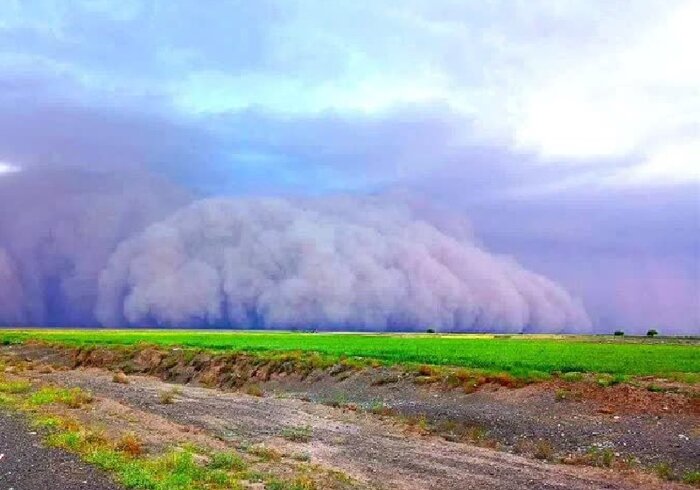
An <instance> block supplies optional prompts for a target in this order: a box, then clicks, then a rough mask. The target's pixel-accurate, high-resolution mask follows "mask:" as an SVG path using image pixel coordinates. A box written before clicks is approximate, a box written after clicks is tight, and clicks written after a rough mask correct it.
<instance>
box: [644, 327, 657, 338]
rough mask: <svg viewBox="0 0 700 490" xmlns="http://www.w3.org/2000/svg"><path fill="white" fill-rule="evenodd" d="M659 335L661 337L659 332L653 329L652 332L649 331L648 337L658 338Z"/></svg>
mask: <svg viewBox="0 0 700 490" xmlns="http://www.w3.org/2000/svg"><path fill="white" fill-rule="evenodd" d="M657 335H659V332H657V331H656V330H654V329H653V328H652V329H651V330H647V337H656V336H657Z"/></svg>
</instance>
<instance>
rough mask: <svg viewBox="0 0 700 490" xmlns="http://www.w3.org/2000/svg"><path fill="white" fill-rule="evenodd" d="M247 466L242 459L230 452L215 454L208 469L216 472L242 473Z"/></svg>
mask: <svg viewBox="0 0 700 490" xmlns="http://www.w3.org/2000/svg"><path fill="white" fill-rule="evenodd" d="M247 466H248V465H247V464H246V462H245V461H243V458H241V457H240V456H239V455H237V454H236V453H232V452H224V453H215V454H214V455H213V456H212V458H211V461H210V462H209V468H212V469H216V470H235V471H242V470H244V469H246V467H247Z"/></svg>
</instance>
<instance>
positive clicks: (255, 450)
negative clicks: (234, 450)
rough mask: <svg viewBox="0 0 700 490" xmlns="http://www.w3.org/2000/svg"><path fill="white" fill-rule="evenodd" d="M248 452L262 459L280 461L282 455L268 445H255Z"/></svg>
mask: <svg viewBox="0 0 700 490" xmlns="http://www.w3.org/2000/svg"><path fill="white" fill-rule="evenodd" d="M248 452H249V453H250V454H252V455H253V456H257V457H258V458H260V459H261V460H262V461H279V460H280V459H282V455H281V454H280V452H279V451H277V450H276V449H273V448H271V447H267V446H254V447H251V448H250V449H249V450H248Z"/></svg>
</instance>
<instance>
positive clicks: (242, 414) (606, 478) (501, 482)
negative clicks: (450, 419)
mask: <svg viewBox="0 0 700 490" xmlns="http://www.w3.org/2000/svg"><path fill="white" fill-rule="evenodd" d="M41 377H42V378H44V379H45V380H52V381H54V382H57V383H59V384H62V385H73V386H80V387H83V388H86V389H89V390H91V391H93V392H94V393H95V394H96V395H97V396H99V397H104V398H108V399H112V400H117V401H118V402H120V403H123V404H125V405H128V406H130V407H133V408H135V409H138V410H141V411H143V412H147V413H155V414H158V415H159V416H162V417H165V418H167V419H169V420H176V421H178V422H179V423H187V424H192V425H194V426H198V427H200V428H202V429H204V430H206V431H207V432H208V433H211V434H214V435H217V436H219V437H220V438H223V439H227V440H230V441H233V442H264V443H265V444H269V445H272V446H278V447H282V448H283V449H288V450H291V451H296V452H306V453H309V454H310V455H311V457H312V460H313V461H314V462H316V463H320V464H322V465H325V466H329V467H333V468H338V469H340V470H342V471H344V472H346V473H347V474H349V475H351V476H353V477H355V478H357V479H359V480H360V481H364V482H365V483H366V484H367V486H368V488H383V489H397V490H409V489H410V490H415V489H425V488H440V489H444V490H462V489H465V488H471V489H482V488H483V489H504V490H510V489H521V488H528V489H579V490H588V489H630V490H631V489H638V488H659V482H653V483H650V482H644V481H630V480H628V479H625V477H624V476H623V475H620V474H617V473H614V472H611V471H602V470H597V469H594V468H588V467H575V466H565V465H555V464H547V463H543V462H540V461H536V460H532V459H528V458H524V457H521V456H516V455H513V454H509V453H504V452H498V451H492V450H488V449H483V448H479V447H474V446H471V445H467V444H461V443H452V442H447V441H444V440H442V439H439V438H435V437H423V436H418V435H414V434H406V433H404V432H402V431H401V430H399V429H398V428H397V427H396V426H394V425H392V424H389V423H387V422H384V421H381V420H379V419H378V418H377V417H374V416H371V415H367V414H361V413H355V412H351V411H343V410H340V409H334V408H331V407H327V406H323V405H319V404H315V403H309V402H304V401H301V400H297V399H280V398H275V397H264V398H259V397H252V396H248V395H244V394H241V393H222V392H221V391H218V390H211V389H205V388H197V387H192V386H181V387H179V389H180V390H181V393H180V395H178V396H177V398H176V401H175V403H173V404H169V405H162V404H159V403H158V393H159V392H160V391H164V390H168V389H170V388H171V387H172V385H169V384H166V383H163V382H162V381H160V380H158V379H156V378H151V377H141V376H133V377H131V379H132V382H131V383H130V384H128V385H121V384H116V383H113V382H112V379H111V378H112V376H111V374H110V373H109V372H105V371H101V370H98V369H87V370H75V371H63V372H56V373H53V374H48V375H42V376H41ZM301 426H304V427H307V426H308V427H310V429H311V431H312V434H313V436H312V438H311V441H309V442H303V443H293V442H289V441H287V440H285V439H283V438H282V437H280V435H281V433H282V431H283V429H285V428H290V427H301ZM672 487H674V485H671V484H669V485H668V488H672Z"/></svg>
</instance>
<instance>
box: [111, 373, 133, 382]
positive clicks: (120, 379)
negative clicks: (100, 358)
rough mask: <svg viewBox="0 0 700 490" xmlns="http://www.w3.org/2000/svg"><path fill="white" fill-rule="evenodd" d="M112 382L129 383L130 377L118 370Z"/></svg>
mask: <svg viewBox="0 0 700 490" xmlns="http://www.w3.org/2000/svg"><path fill="white" fill-rule="evenodd" d="M112 383H118V384H122V385H128V384H129V378H128V377H127V375H126V374H124V373H123V372H122V371H117V372H116V373H114V376H112Z"/></svg>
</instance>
